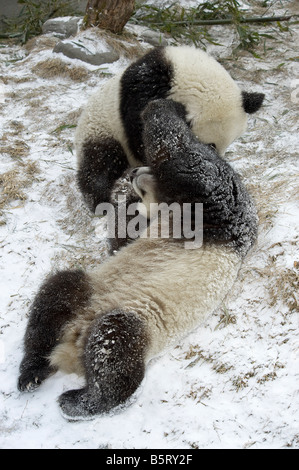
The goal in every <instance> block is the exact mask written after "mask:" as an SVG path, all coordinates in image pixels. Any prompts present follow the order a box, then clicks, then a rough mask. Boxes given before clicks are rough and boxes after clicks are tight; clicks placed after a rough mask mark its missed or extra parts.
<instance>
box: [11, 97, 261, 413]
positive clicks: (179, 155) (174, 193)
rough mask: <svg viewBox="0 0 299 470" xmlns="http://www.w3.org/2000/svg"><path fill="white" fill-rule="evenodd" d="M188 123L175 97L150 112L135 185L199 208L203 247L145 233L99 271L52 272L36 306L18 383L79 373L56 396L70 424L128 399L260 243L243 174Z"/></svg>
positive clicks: (144, 192) (150, 196)
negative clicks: (73, 386)
mask: <svg viewBox="0 0 299 470" xmlns="http://www.w3.org/2000/svg"><path fill="white" fill-rule="evenodd" d="M185 118H186V116H185V109H184V107H183V106H182V105H180V104H178V103H175V102H173V101H172V100H168V99H167V100H165V99H161V100H156V101H153V102H151V103H150V104H149V105H148V106H147V108H146V111H145V112H144V113H143V118H142V119H143V123H144V131H143V139H144V143H145V150H146V155H145V161H146V163H147V165H148V167H140V168H137V169H136V170H134V171H133V172H132V180H133V186H134V188H135V190H136V191H137V193H138V194H139V196H140V197H142V198H143V199H144V200H146V201H147V205H148V202H149V200H152V201H163V202H166V203H168V204H171V203H172V202H173V201H176V202H178V203H180V204H183V203H184V202H185V203H187V202H191V203H195V202H200V203H203V204H204V205H203V207H204V210H203V245H202V246H201V247H200V248H196V249H186V248H185V245H184V238H182V239H174V238H173V237H171V236H170V237H169V238H150V237H146V238H143V237H141V238H139V239H137V240H136V241H135V242H133V243H131V244H130V245H128V246H126V247H125V248H122V249H121V250H120V251H119V252H118V253H117V254H116V255H115V256H112V257H110V258H109V259H108V260H107V261H106V262H104V263H103V264H102V265H101V266H99V267H98V268H97V269H96V270H94V271H90V272H86V273H85V272H83V271H62V272H58V273H56V274H54V275H51V276H50V277H49V278H48V279H47V280H46V281H45V282H44V284H43V285H42V287H41V288H40V291H39V292H38V294H37V296H36V298H35V300H34V302H33V305H32V307H31V312H30V317H29V323H28V326H27V330H26V334H25V355H24V358H23V360H22V363H21V365H20V377H19V382H18V387H19V389H20V390H21V391H31V390H34V389H35V388H36V387H38V386H39V385H40V383H41V382H42V381H43V380H44V379H45V378H46V377H48V376H49V375H50V374H51V373H53V372H55V371H56V370H57V369H62V370H65V371H67V372H76V373H78V374H83V375H84V377H85V380H86V385H85V386H84V387H83V388H82V389H78V390H70V391H67V392H65V393H63V394H62V395H61V396H60V397H59V405H60V407H61V410H62V413H63V415H64V416H65V417H67V418H68V419H71V420H72V419H73V420H75V419H80V418H88V417H91V416H93V415H94V414H98V413H104V412H107V411H109V410H111V409H113V408H114V407H116V406H118V405H120V404H121V403H124V402H126V400H127V399H128V398H129V397H130V396H131V395H132V394H133V393H134V392H135V390H136V389H137V388H138V386H139V384H140V383H141V381H142V379H143V377H144V372H145V367H146V364H147V362H148V361H149V360H150V359H151V358H152V357H154V356H156V355H157V354H160V353H161V352H162V351H163V350H164V349H165V348H166V347H167V346H169V345H170V344H173V342H174V341H177V340H178V339H179V338H182V336H185V335H186V334H187V333H188V332H189V331H190V330H192V329H193V328H194V327H195V326H197V325H198V324H200V322H202V321H203V319H204V318H205V317H206V316H207V315H208V314H210V313H211V312H213V310H214V309H216V308H217V307H218V306H219V305H220V303H221V302H222V300H223V299H224V297H225V296H226V294H227V293H228V291H229V290H230V288H231V286H232V284H233V282H234V280H235V278H236V276H237V273H238V270H239V268H240V265H241V263H242V259H243V258H244V256H245V255H246V253H247V252H248V250H249V249H250V248H251V246H252V245H253V243H254V241H255V238H256V233H257V216H256V211H255V207H254V205H253V203H252V201H251V199H250V197H249V195H248V193H247V191H246V189H245V187H244V186H243V184H242V182H241V180H240V178H239V177H238V175H237V174H236V173H235V172H234V170H233V169H232V168H231V166H230V165H229V164H228V163H227V162H225V161H224V160H223V159H222V158H221V157H220V156H219V155H218V153H217V152H216V151H215V149H213V148H212V147H211V146H209V145H207V144H202V143H200V142H198V140H197V139H196V138H195V137H194V135H193V133H192V132H191V130H190V128H189V127H188V125H187V124H186V119H185ZM146 230H148V229H146Z"/></svg>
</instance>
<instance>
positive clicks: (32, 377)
mask: <svg viewBox="0 0 299 470" xmlns="http://www.w3.org/2000/svg"><path fill="white" fill-rule="evenodd" d="M48 375H49V374H48V373H46V372H45V371H40V370H34V369H31V370H27V371H25V372H23V373H22V374H21V375H20V377H19V380H18V389H19V390H20V392H33V391H34V390H36V389H37V388H38V387H39V386H40V385H41V384H42V382H43V381H44V380H45V378H46V377H47V376H48Z"/></svg>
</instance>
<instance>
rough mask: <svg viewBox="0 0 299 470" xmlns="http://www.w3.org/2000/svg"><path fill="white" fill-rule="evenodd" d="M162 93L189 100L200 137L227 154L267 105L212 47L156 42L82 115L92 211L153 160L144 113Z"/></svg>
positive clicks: (84, 176)
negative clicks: (250, 118)
mask: <svg viewBox="0 0 299 470" xmlns="http://www.w3.org/2000/svg"><path fill="white" fill-rule="evenodd" d="M161 98H168V99H172V100H174V101H176V102H178V103H181V104H182V105H183V106H184V109H185V113H186V122H187V123H188V125H189V126H190V128H191V129H192V131H193V133H194V135H195V136H196V137H197V138H198V140H199V141H200V142H203V143H206V144H214V145H215V147H216V149H217V151H218V152H219V153H220V155H223V154H224V152H225V150H226V148H227V147H228V146H229V145H230V144H231V143H232V142H233V141H234V140H235V139H236V138H237V137H239V136H240V135H241V134H242V133H243V132H244V131H245V129H246V125H247V114H248V113H254V112H256V111H257V110H258V109H259V108H260V106H261V105H262V102H263V99H264V95H263V94H262V93H249V92H245V91H241V90H240V88H239V87H238V85H237V84H236V82H235V81H234V80H233V79H232V78H231V76H230V75H229V74H228V72H227V71H226V70H225V69H224V68H223V67H222V66H221V65H220V64H219V63H218V62H217V61H216V60H215V59H213V58H212V57H211V56H209V55H208V54H206V53H205V52H204V51H201V50H199V49H195V48H194V47H190V46H180V47H173V46H167V47H158V48H154V49H152V50H151V51H150V52H148V53H147V54H145V55H144V56H143V57H142V58H140V59H139V60H137V61H136V62H134V63H133V64H132V65H130V66H129V67H128V68H127V69H126V70H125V71H124V72H121V73H120V74H119V75H116V76H115V77H113V78H112V79H110V80H109V81H108V82H107V83H106V84H105V85H104V86H103V87H101V88H100V89H99V90H98V91H97V92H96V93H95V94H94V95H93V96H91V98H90V99H89V101H88V103H87V106H86V108H85V110H84V111H83V113H82V115H81V117H80V119H79V123H78V127H77V130H76V135H75V148H76V153H77V159H78V174H77V179H78V185H79V188H80V190H81V192H82V194H83V196H84V199H85V201H86V203H87V204H88V206H89V207H90V209H91V210H93V211H94V210H95V209H96V206H97V205H98V204H99V203H101V202H109V201H110V195H111V190H112V187H113V184H114V182H115V181H116V180H117V179H118V178H119V177H120V176H121V175H122V174H123V172H124V171H125V170H126V169H127V168H128V167H136V166H142V165H144V164H145V163H146V161H145V148H144V144H143V141H142V128H143V124H142V119H141V113H142V111H143V110H144V109H145V107H146V106H147V104H148V103H149V102H150V101H152V100H156V99H161Z"/></svg>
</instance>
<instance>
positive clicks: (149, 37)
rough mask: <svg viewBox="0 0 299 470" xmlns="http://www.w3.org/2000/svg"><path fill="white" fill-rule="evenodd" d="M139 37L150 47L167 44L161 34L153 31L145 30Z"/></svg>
mask: <svg viewBox="0 0 299 470" xmlns="http://www.w3.org/2000/svg"><path fill="white" fill-rule="evenodd" d="M139 37H140V38H141V39H143V41H145V42H148V43H149V44H151V45H152V46H167V44H168V42H167V40H166V39H165V37H164V35H163V34H162V33H159V32H158V31H153V30H152V29H146V30H145V31H142V33H141V34H140V36H139Z"/></svg>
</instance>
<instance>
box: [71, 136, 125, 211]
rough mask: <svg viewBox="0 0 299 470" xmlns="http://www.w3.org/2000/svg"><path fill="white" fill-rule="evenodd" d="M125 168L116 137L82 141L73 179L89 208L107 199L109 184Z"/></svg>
mask: <svg viewBox="0 0 299 470" xmlns="http://www.w3.org/2000/svg"><path fill="white" fill-rule="evenodd" d="M127 167H128V161H127V157H126V154H125V152H124V150H123V148H122V146H121V145H120V143H119V142H117V140H115V139H113V138H105V139H96V138H95V139H89V140H86V141H85V143H84V144H83V148H82V159H81V161H80V163H79V168H78V172H77V182H78V186H79V188H80V191H81V192H82V194H83V197H84V199H85V202H86V204H87V205H88V207H89V208H90V210H91V211H93V212H94V211H95V209H96V207H97V205H98V204H100V203H101V202H110V194H111V190H112V187H113V184H114V182H115V181H116V180H117V179H118V178H119V177H120V176H121V175H122V173H123V172H124V171H125V170H126V169H127Z"/></svg>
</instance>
